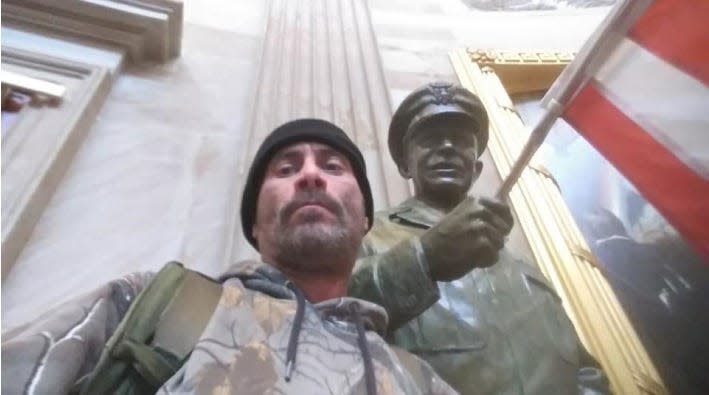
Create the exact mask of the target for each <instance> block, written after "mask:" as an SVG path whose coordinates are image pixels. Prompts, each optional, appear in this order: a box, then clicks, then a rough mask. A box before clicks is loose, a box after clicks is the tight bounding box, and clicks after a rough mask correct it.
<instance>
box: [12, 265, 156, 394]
mask: <svg viewBox="0 0 709 395" xmlns="http://www.w3.org/2000/svg"><path fill="white" fill-rule="evenodd" d="M152 276H153V275H152V274H151V273H135V274H131V275H128V276H125V277H123V278H121V279H118V280H115V281H112V282H110V283H108V284H105V285H103V286H102V287H100V288H98V289H96V290H94V291H92V292H90V293H88V294H85V295H83V296H80V297H78V298H76V299H74V300H72V301H69V302H67V303H64V304H62V305H60V306H59V307H57V308H55V309H52V310H51V311H49V312H46V313H45V314H43V315H42V316H40V317H39V318H38V319H37V320H35V321H33V322H30V323H27V324H25V325H23V326H21V327H18V328H15V329H11V330H8V331H6V332H4V333H3V335H2V338H3V339H2V340H3V341H2V377H3V380H2V393H3V394H8V395H10V394H24V393H37V394H49V393H53V394H66V393H69V392H70V391H71V390H72V387H73V386H74V384H75V383H76V382H77V381H78V380H79V379H80V378H81V377H82V376H84V375H86V374H88V373H89V372H90V371H91V370H92V369H93V367H94V365H95V364H96V362H97V361H98V358H99V356H100V355H101V351H102V350H103V347H104V345H105V343H106V341H107V340H108V339H109V338H110V336H111V334H112V333H113V332H114V331H115V329H116V327H117V326H118V323H119V322H120V321H121V319H122V318H123V316H124V315H125V313H126V311H127V310H128V308H129V307H130V305H131V303H132V302H133V300H134V299H135V297H136V296H137V295H138V293H140V291H141V290H142V289H143V288H144V287H145V286H146V285H147V284H148V283H149V282H150V280H151V278H152ZM10 377H11V378H12V379H9V378H10Z"/></svg>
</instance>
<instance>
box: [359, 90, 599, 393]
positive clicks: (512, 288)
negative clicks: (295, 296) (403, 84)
mask: <svg viewBox="0 0 709 395" xmlns="http://www.w3.org/2000/svg"><path fill="white" fill-rule="evenodd" d="M487 140H488V118H487V114H486V112H485V109H484V107H483V105H482V103H481V102H480V100H479V99H478V98H477V97H476V96H475V95H473V94H472V93H470V92H469V91H467V90H466V89H464V88H462V87H459V86H455V85H452V84H448V83H440V82H439V83H432V84H428V85H426V86H424V87H422V88H420V89H417V90H416V91H414V92H413V93H411V94H410V95H409V96H408V97H407V98H406V99H405V100H404V101H403V102H402V104H401V105H400V106H399V108H398V109H397V111H396V113H395V114H394V117H393V118H392V122H391V125H390V128H389V150H390V152H391V155H392V157H393V159H394V161H395V162H396V164H397V165H398V167H399V171H400V173H401V175H402V176H404V177H405V178H410V179H412V181H413V185H414V197H413V198H410V199H408V200H406V201H404V202H403V203H401V204H399V205H398V206H396V207H394V208H391V209H389V210H385V211H383V212H379V213H377V214H376V215H375V222H374V226H373V228H372V230H371V231H370V232H369V234H368V235H367V236H366V237H365V239H364V241H363V244H362V247H361V250H360V259H359V260H358V262H357V265H356V267H355V273H354V275H353V277H352V279H351V282H350V286H349V292H350V294H351V295H353V296H357V297H361V298H363V299H368V300H371V301H373V302H376V303H378V304H380V305H382V306H384V307H385V309H386V310H387V313H388V314H389V317H390V327H389V333H388V341H390V342H392V343H395V344H396V345H398V346H401V347H403V348H405V349H407V350H408V351H410V352H412V353H414V354H417V355H418V356H420V357H422V358H423V359H425V360H426V361H427V362H429V363H430V364H431V365H432V366H433V368H434V369H435V370H436V371H437V372H438V374H439V375H441V377H443V378H444V379H445V380H447V381H448V382H449V383H450V384H451V385H452V386H453V387H454V388H455V389H457V390H458V391H459V392H460V393H462V394H574V393H579V394H599V393H606V392H608V381H607V379H606V377H605V375H604V374H603V372H602V371H601V370H600V368H599V367H598V365H597V364H596V363H595V361H594V360H593V358H592V357H591V356H590V355H589V354H588V353H587V352H586V351H585V349H584V348H583V346H582V345H581V344H580V342H579V340H578V337H577V336H576V333H575V331H574V328H573V326H572V324H571V322H570V321H569V319H568V317H567V316H566V315H565V313H564V311H563V309H562V306H561V303H560V298H559V297H558V295H557V294H556V293H555V292H554V289H553V287H552V286H551V285H550V284H549V283H548V282H547V280H546V279H545V277H544V276H543V275H542V274H541V272H539V270H538V269H537V268H536V267H534V266H532V265H530V264H527V263H525V262H523V261H521V260H519V259H515V258H514V257H513V256H512V254H511V253H510V252H509V251H508V250H506V249H505V248H504V243H505V236H506V235H507V234H508V233H509V232H510V230H511V229H512V226H513V224H514V219H513V217H512V214H511V211H510V209H509V207H508V206H507V205H506V204H504V203H502V202H499V201H496V200H494V199H486V198H474V197H470V196H468V190H469V189H470V186H471V185H472V183H473V182H474V181H475V180H476V179H477V177H478V175H479V174H480V171H481V170H482V162H481V161H480V160H479V158H480V155H481V154H482V152H483V151H484V150H485V147H486V146H487Z"/></svg>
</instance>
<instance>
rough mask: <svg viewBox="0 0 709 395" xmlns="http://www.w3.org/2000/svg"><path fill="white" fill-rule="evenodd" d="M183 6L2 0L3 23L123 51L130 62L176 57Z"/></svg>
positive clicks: (167, 0) (168, 1) (118, 0)
mask: <svg viewBox="0 0 709 395" xmlns="http://www.w3.org/2000/svg"><path fill="white" fill-rule="evenodd" d="M182 12H183V11H182V3H181V2H178V1H173V0H141V1H139V0H109V1H101V2H96V1H89V0H60V1H57V0H5V1H3V4H2V23H3V25H8V26H12V27H17V28H21V29H24V30H30V31H33V32H43V33H45V34H46V35H60V36H62V37H68V38H70V39H76V40H77V41H83V42H86V41H88V42H89V43H92V44H95V45H96V46H109V47H116V48H120V49H122V50H123V51H125V53H126V55H127V58H128V60H130V61H132V62H136V63H140V62H144V61H157V62H165V61H167V60H169V59H170V58H173V57H176V56H178V55H179V54H180V47H181V45H180V43H181V39H182Z"/></svg>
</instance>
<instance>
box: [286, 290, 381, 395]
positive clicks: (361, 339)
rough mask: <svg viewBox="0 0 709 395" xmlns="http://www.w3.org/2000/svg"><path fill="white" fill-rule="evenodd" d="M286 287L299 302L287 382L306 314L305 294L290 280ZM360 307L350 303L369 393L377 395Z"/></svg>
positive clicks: (293, 364) (291, 340) (289, 350)
mask: <svg viewBox="0 0 709 395" xmlns="http://www.w3.org/2000/svg"><path fill="white" fill-rule="evenodd" d="M286 287H288V289H290V290H291V291H293V294H294V295H295V300H296V302H297V307H296V310H295V317H294V318H293V326H292V327H291V332H290V338H289V339H288V349H287V350H286V375H285V379H286V382H290V379H291V375H292V374H293V369H295V357H296V354H297V352H298V337H299V336H300V330H301V328H302V327H303V318H304V316H305V296H304V295H303V292H302V291H301V290H300V289H298V287H296V286H295V285H294V284H293V283H292V282H290V281H288V282H287V283H286ZM359 308H360V306H359V304H357V303H352V304H351V305H350V310H351V312H352V315H353V316H354V321H355V327H356V328H357V345H358V346H359V350H360V352H361V353H362V360H363V361H364V379H365V382H366V385H367V394H368V395H377V381H376V378H375V377H374V364H373V363H372V356H371V354H370V353H369V347H368V346H367V337H366V335H365V330H364V322H363V320H362V315H361V314H360V310H359Z"/></svg>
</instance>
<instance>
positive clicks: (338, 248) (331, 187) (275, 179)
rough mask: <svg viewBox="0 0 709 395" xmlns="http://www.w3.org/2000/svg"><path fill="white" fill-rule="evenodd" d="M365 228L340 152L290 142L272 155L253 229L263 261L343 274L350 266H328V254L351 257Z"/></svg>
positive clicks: (355, 188) (357, 195)
mask: <svg viewBox="0 0 709 395" xmlns="http://www.w3.org/2000/svg"><path fill="white" fill-rule="evenodd" d="M367 229H368V220H367V217H366V216H365V211H364V198H363V196H362V193H361V191H360V189H359V184H358V183H357V179H356V178H355V176H354V173H353V170H352V166H351V164H350V162H349V160H348V159H347V157H346V156H344V155H343V154H341V153H340V152H338V151H336V150H335V149H333V148H331V147H329V146H327V145H324V144H320V143H296V144H293V145H290V146H287V147H285V148H282V149H281V150H280V151H278V152H277V153H276V154H275V155H274V156H273V157H272V159H271V161H270V162H269V164H268V166H267V168H266V173H265V176H264V179H263V183H262V185H261V190H260V192H259V196H258V204H257V211H256V222H255V224H254V227H253V236H254V238H256V240H257V241H258V246H259V251H260V252H261V255H262V256H263V257H265V258H270V259H272V260H273V261H274V262H269V263H273V264H278V265H285V266H290V268H292V269H295V270H300V271H311V272H318V271H321V272H330V273H332V272H341V271H345V272H347V274H349V271H350V270H351V267H349V268H337V267H332V262H333V259H330V258H331V257H332V256H333V255H331V254H352V255H353V256H354V255H356V251H357V249H358V248H359V244H360V242H361V240H362V237H364V235H365V233H366V232H367ZM353 262H354V261H353Z"/></svg>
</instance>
